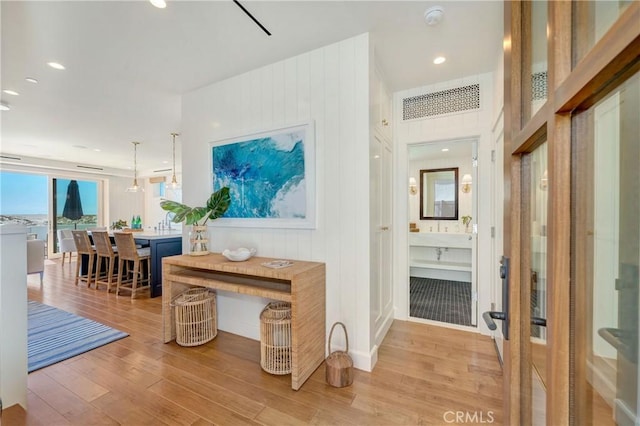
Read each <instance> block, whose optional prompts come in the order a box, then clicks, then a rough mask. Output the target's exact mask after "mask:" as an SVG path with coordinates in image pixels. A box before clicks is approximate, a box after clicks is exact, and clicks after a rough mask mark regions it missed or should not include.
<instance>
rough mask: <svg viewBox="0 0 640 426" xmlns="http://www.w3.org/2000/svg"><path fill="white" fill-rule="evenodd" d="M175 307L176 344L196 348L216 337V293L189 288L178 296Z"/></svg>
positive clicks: (174, 301)
mask: <svg viewBox="0 0 640 426" xmlns="http://www.w3.org/2000/svg"><path fill="white" fill-rule="evenodd" d="M171 306H173V307H175V316H176V343H177V344H179V345H180V346H197V345H202V344H204V343H207V342H208V341H210V340H213V339H214V337H216V336H217V335H218V325H217V321H216V293H215V291H213V290H210V289H206V288H191V289H189V290H187V291H185V292H182V293H181V294H180V295H178V296H177V297H176V298H175V299H174V300H173V302H172V303H171Z"/></svg>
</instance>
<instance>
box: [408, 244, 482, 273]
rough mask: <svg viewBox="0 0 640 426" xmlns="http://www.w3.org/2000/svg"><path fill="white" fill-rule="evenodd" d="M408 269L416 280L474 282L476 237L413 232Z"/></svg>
mask: <svg viewBox="0 0 640 426" xmlns="http://www.w3.org/2000/svg"><path fill="white" fill-rule="evenodd" d="M409 266H410V275H411V276H413V277H422V278H435V279H441V280H452V281H465V282H473V275H475V274H474V273H473V271H474V270H475V268H474V266H475V234H467V233H453V232H414V233H410V234H409Z"/></svg>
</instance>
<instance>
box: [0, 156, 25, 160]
mask: <svg viewBox="0 0 640 426" xmlns="http://www.w3.org/2000/svg"><path fill="white" fill-rule="evenodd" d="M0 158H6V159H7V160H20V161H22V158H20V157H12V156H10V155H0Z"/></svg>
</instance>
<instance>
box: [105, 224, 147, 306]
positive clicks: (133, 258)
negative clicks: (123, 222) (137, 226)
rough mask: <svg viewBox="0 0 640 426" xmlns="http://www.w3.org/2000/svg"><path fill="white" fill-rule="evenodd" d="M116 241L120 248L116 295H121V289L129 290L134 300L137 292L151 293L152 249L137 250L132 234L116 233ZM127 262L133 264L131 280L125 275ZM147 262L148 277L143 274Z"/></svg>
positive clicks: (130, 270)
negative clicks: (124, 276)
mask: <svg viewBox="0 0 640 426" xmlns="http://www.w3.org/2000/svg"><path fill="white" fill-rule="evenodd" d="M113 236H114V238H115V240H116V247H117V248H118V258H119V260H118V283H117V285H116V295H118V296H119V295H120V289H121V288H123V289H127V290H130V291H131V298H132V299H133V298H134V297H135V295H136V292H139V291H140V290H146V289H149V291H151V249H150V248H148V247H147V248H142V249H138V248H136V243H135V240H134V239H133V234H131V233H130V232H115V233H114V234H113ZM125 261H126V262H127V263H129V264H133V265H132V267H131V268H129V272H130V273H131V274H133V276H132V277H131V279H129V278H126V279H125V280H123V279H122V278H123V275H125V272H124V270H125ZM145 261H146V262H147V271H148V272H147V275H146V277H145V276H144V274H143V273H142V271H143V269H142V266H143V265H142V264H143V262H145Z"/></svg>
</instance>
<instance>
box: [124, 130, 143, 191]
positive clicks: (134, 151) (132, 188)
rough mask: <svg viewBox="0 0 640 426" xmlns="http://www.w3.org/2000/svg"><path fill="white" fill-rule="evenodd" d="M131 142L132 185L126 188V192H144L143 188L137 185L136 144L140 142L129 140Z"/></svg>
mask: <svg viewBox="0 0 640 426" xmlns="http://www.w3.org/2000/svg"><path fill="white" fill-rule="evenodd" d="M131 143H132V144H133V185H131V186H130V187H129V188H127V192H138V191H142V192H144V188H142V187H141V186H139V185H138V145H140V142H131Z"/></svg>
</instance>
